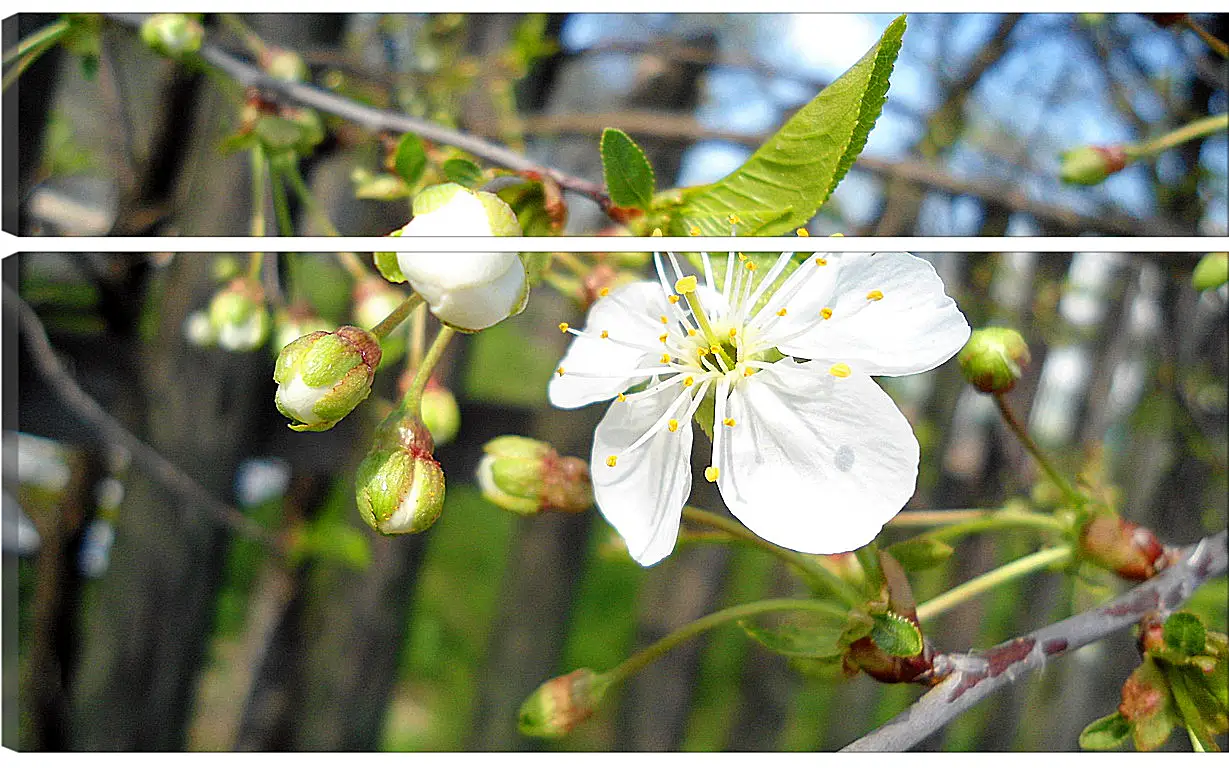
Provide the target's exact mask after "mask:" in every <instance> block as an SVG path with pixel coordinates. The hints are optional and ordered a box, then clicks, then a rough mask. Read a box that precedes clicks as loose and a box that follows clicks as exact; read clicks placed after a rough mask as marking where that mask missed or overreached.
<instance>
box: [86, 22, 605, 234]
mask: <svg viewBox="0 0 1229 768" xmlns="http://www.w3.org/2000/svg"><path fill="white" fill-rule="evenodd" d="M107 18H109V19H111V20H112V21H115V22H117V23H119V24H123V25H125V26H128V27H132V28H134V29H135V28H137V27H139V26H140V24H141V22H142V21H143V20H144V18H145V17H144V15H143V14H132V13H109V14H107ZM200 56H201V58H202V59H204V60H205V61H206V62H208V63H209V64H212V65H213V66H214V67H216V68H218V69H219V70H221V71H222V72H224V73H225V74H227V75H229V76H230V77H232V78H234V79H235V80H236V81H237V82H238V83H239V84H240V85H243V86H246V87H250V88H257V89H259V90H261V91H262V92H263V93H265V94H266V95H269V96H272V97H280V98H281V99H282V100H286V101H290V102H293V103H296V104H300V105H303V106H307V107H312V108H315V109H319V110H321V111H322V112H328V113H329V114H331V115H336V116H338V117H341V118H343V119H345V120H348V121H350V122H352V123H355V124H357V125H360V126H362V127H364V128H367V129H368V130H371V131H376V132H379V131H388V132H391V133H398V134H400V133H413V134H416V135H418V136H421V137H423V138H425V139H429V140H431V141H436V142H439V143H441V144H447V145H449V146H452V147H457V148H458V149H463V150H465V151H466V152H470V153H472V154H474V155H477V156H478V157H481V158H483V159H485V160H487V161H488V162H491V163H494V164H496V165H499V166H502V167H504V168H508V169H511V170H514V171H528V172H533V173H540V174H542V175H544V176H549V177H550V178H551V179H553V180H554V181H555V182H556V183H557V184H558V185H559V186H560V187H562V188H564V189H568V190H571V191H573V192H576V193H578V194H581V195H584V196H585V197H588V198H590V199H592V200H594V201H595V202H597V203H598V204H599V205H601V206H602V208H603V210H605V209H607V208H609V207H611V206H612V205H613V204H612V203H611V201H610V198H609V196H607V194H606V190H605V187H603V186H602V185H601V184H597V183H594V182H592V181H589V180H587V179H582V178H579V177H577V176H572V175H571V174H568V173H564V172H563V171H561V170H559V169H557V168H552V167H550V166H546V165H540V164H538V163H535V162H534V161H532V160H530V159H529V158H527V157H525V156H524V155H521V154H518V153H516V152H513V151H512V150H510V149H508V148H507V147H501V146H499V145H496V144H492V143H490V142H488V141H484V140H483V139H480V138H477V137H475V136H471V135H469V134H466V133H462V132H460V131H456V130H453V129H451V128H446V127H444V126H442V125H437V124H435V123H432V122H429V121H427V120H422V119H419V118H416V117H412V116H410V115H406V114H403V113H401V112H394V111H392V110H386V109H376V108H374V107H369V106H367V105H366V104H361V103H359V102H357V101H354V100H352V99H348V98H345V97H343V96H338V95H337V94H334V93H330V92H328V91H325V90H321V89H320V88H317V87H315V86H312V85H305V84H303V83H292V82H287V81H284V80H278V79H277V78H274V77H271V76H269V75H267V74H265V73H264V72H263V71H261V70H260V69H259V68H258V67H256V66H254V65H252V64H249V63H247V62H245V61H242V60H240V59H238V58H236V57H235V56H232V55H231V54H229V53H227V52H226V51H224V50H222V49H221V48H219V47H218V46H216V45H214V44H212V43H209V42H206V43H203V44H202V45H201V49H200Z"/></svg>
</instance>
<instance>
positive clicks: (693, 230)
mask: <svg viewBox="0 0 1229 768" xmlns="http://www.w3.org/2000/svg"><path fill="white" fill-rule="evenodd" d="M687 234H689V235H691V236H692V237H699V236H700V228H699V227H697V226H696V225H695V224H692V225H691V229H689V230H687Z"/></svg>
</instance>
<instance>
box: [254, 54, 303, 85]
mask: <svg viewBox="0 0 1229 768" xmlns="http://www.w3.org/2000/svg"><path fill="white" fill-rule="evenodd" d="M260 65H261V66H262V67H264V70H265V72H268V73H269V76H270V77H275V78H277V79H278V80H285V81H286V82H288V83H301V82H303V81H304V80H306V79H307V75H308V70H307V64H306V63H305V62H304V61H303V57H302V56H300V55H299V54H297V53H295V52H294V51H287V50H285V49H284V48H270V49H269V50H268V52H267V53H266V54H265V56H264V57H263V58H262V59H261V62H260Z"/></svg>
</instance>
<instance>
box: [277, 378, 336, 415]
mask: <svg viewBox="0 0 1229 768" xmlns="http://www.w3.org/2000/svg"><path fill="white" fill-rule="evenodd" d="M334 386H335V384H334V385H329V386H327V387H312V386H309V385H308V384H307V383H306V382H304V381H303V374H301V373H296V374H295V375H294V378H292V379H291V380H290V381H288V382H286V383H285V384H281V385H278V388H277V400H278V404H279V405H281V406H282V409H283V410H284V411H289V412H290V413H289V415H290V416H292V417H294V418H295V419H298V420H299V421H300V422H302V423H304V424H315V423H316V422H318V421H321V419H320V417H319V416H317V415H316V414H315V412H314V411H313V410H312V409H313V408H315V407H316V404H317V403H319V402H320V399H321V398H323V397H324V396H325V395H327V394H328V393H329V392H331V391H333V387H334Z"/></svg>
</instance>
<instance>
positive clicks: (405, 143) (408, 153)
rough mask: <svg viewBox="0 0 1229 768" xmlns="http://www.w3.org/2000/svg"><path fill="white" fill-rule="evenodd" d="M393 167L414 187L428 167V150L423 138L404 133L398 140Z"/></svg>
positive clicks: (403, 179) (402, 178)
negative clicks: (425, 147) (424, 146)
mask: <svg viewBox="0 0 1229 768" xmlns="http://www.w3.org/2000/svg"><path fill="white" fill-rule="evenodd" d="M393 167H394V168H395V169H396V170H397V175H398V176H400V177H401V180H402V181H404V182H405V183H406V184H407V185H409V186H411V187H412V186H414V185H415V184H417V183H418V180H419V179H421V178H422V173H423V171H425V170H426V169H427V150H426V149H424V148H423V145H422V139H420V138H418V136H416V135H414V134H412V133H406V134H403V135H402V136H401V140H400V141H398V142H397V153H396V154H395V155H394V156H393Z"/></svg>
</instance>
